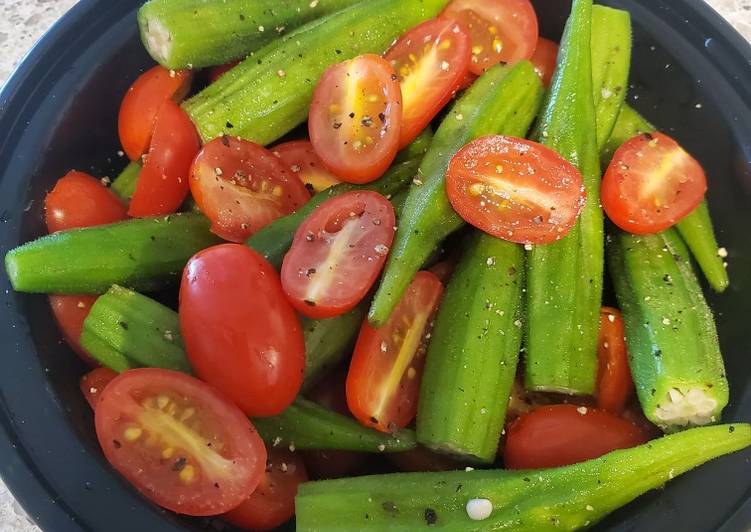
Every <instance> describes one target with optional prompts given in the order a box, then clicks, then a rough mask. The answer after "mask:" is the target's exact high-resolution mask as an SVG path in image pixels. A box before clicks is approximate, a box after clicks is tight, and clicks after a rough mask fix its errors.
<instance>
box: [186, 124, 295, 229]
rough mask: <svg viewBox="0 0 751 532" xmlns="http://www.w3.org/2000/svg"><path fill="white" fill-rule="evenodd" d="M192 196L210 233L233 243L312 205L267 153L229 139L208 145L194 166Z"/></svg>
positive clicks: (279, 163) (290, 173) (264, 150)
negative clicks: (299, 209)
mask: <svg viewBox="0 0 751 532" xmlns="http://www.w3.org/2000/svg"><path fill="white" fill-rule="evenodd" d="M190 190H191V192H192V193H193V198H194V199H195V200H196V203H197V204H198V207H199V208H200V209H201V212H203V213H204V214H206V216H208V218H209V219H210V220H211V231H212V232H214V233H215V234H217V235H219V236H220V237H222V238H224V239H225V240H229V241H231V242H243V241H245V240H246V239H247V238H248V237H249V236H250V235H252V234H253V233H255V232H256V231H258V230H259V229H261V228H262V227H263V226H265V225H267V224H269V223H271V222H273V221H274V220H276V219H277V218H281V217H282V216H286V215H287V214H290V213H291V212H293V211H295V210H296V209H297V208H298V207H300V206H301V205H303V204H304V203H306V202H307V201H308V200H309V199H310V194H309V193H308V190H307V189H306V188H305V185H303V183H302V181H300V179H298V177H297V176H296V175H294V174H293V173H292V172H287V171H286V170H285V168H284V165H283V164H282V162H281V161H280V160H279V159H278V158H277V157H274V155H273V154H272V153H271V152H270V151H269V150H267V149H266V148H264V147H263V146H260V145H258V144H256V143H254V142H249V141H246V140H241V139H237V138H234V137H227V136H225V137H221V138H217V139H214V140H212V141H211V142H209V143H208V144H206V145H205V146H204V147H203V150H201V152H200V153H199V154H198V157H196V159H195V161H193V167H192V169H191V177H190Z"/></svg>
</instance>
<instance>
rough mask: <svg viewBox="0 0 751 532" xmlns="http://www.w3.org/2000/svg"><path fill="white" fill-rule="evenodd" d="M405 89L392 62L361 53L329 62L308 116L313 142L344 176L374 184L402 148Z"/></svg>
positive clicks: (347, 180) (331, 164) (319, 82)
mask: <svg viewBox="0 0 751 532" xmlns="http://www.w3.org/2000/svg"><path fill="white" fill-rule="evenodd" d="M401 126H402V93H401V88H400V87H399V79H398V77H397V76H396V74H395V73H394V69H393V68H391V65H390V64H389V63H388V61H386V60H385V59H383V58H382V57H380V56H377V55H370V54H368V55H361V56H359V57H356V58H354V59H350V60H349V61H345V62H343V63H339V64H336V65H333V66H331V67H329V69H328V70H326V72H324V74H323V76H321V79H320V80H319V81H318V85H316V89H315V92H314V94H313V103H312V104H311V107H310V116H309V117H308V130H309V132H310V141H311V142H312V143H313V147H314V148H315V150H316V153H317V154H318V155H319V156H320V157H321V160H323V162H324V163H325V165H326V167H327V168H328V169H329V170H331V171H332V172H334V173H335V174H336V175H337V176H338V177H339V178H340V179H341V180H342V181H346V182H348V183H368V182H370V181H373V180H375V179H378V178H379V177H381V175H383V173H384V172H385V171H386V170H387V169H388V167H389V166H390V165H391V162H392V161H393V160H394V157H396V152H397V150H398V149H399V135H400V131H401Z"/></svg>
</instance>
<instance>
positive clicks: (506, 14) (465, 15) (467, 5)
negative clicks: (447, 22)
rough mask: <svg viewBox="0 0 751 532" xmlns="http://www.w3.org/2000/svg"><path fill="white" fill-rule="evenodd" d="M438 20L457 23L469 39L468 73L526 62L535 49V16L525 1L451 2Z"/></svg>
mask: <svg viewBox="0 0 751 532" xmlns="http://www.w3.org/2000/svg"><path fill="white" fill-rule="evenodd" d="M441 16H442V17H446V18H451V19H455V20H458V21H460V22H462V23H464V25H465V26H466V27H467V29H468V30H469V35H470V37H471V39H472V60H471V62H470V66H469V68H470V70H471V71H472V72H474V73H475V74H482V73H483V72H484V71H485V70H487V69H489V68H490V67H492V66H494V65H497V64H498V63H500V62H501V61H503V62H505V63H516V62H517V61H521V60H523V59H529V58H530V57H532V54H533V53H534V51H535V46H537V38H538V34H539V29H538V25H537V14H536V13H535V9H534V7H532V3H531V2H530V1H529V0H452V1H451V2H450V3H449V5H448V6H446V8H445V9H444V10H443V13H441Z"/></svg>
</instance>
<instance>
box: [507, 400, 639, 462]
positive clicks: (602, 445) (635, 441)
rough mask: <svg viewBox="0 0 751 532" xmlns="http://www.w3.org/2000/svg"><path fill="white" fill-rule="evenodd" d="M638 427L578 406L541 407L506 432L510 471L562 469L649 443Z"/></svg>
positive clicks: (605, 413) (616, 417) (518, 420)
mask: <svg viewBox="0 0 751 532" xmlns="http://www.w3.org/2000/svg"><path fill="white" fill-rule="evenodd" d="M647 440H648V439H647V436H646V434H645V433H644V432H643V431H642V430H641V429H640V428H639V427H637V426H636V425H634V424H633V423H631V422H630V421H627V420H625V419H623V418H621V417H618V416H616V415H614V414H611V413H610V412H606V411H604V410H596V409H593V408H587V407H586V406H576V405H552V406H542V407H539V408H537V409H535V410H533V411H532V412H529V413H528V414H523V415H522V416H521V417H519V418H518V419H517V420H516V421H514V422H513V423H511V425H509V426H508V428H507V429H506V445H505V446H504V448H503V461H504V463H505V464H506V467H507V468H508V469H542V468H548V467H559V466H565V465H570V464H576V463H578V462H584V461H586V460H591V459H593V458H598V457H600V456H602V455H604V454H607V453H609V452H611V451H615V450H616V449H627V448H629V447H636V446H637V445H641V444H643V443H646V442H647Z"/></svg>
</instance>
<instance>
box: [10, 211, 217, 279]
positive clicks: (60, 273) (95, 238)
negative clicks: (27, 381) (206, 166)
mask: <svg viewBox="0 0 751 532" xmlns="http://www.w3.org/2000/svg"><path fill="white" fill-rule="evenodd" d="M218 242H219V239H218V238H217V237H215V236H214V235H212V234H211V233H210V232H209V222H208V220H207V219H206V218H204V217H203V216H200V215H196V214H174V215H171V216H163V217H158V218H143V219H138V220H136V219H134V220H128V221H125V222H120V223H116V224H111V225H102V226H97V227H89V228H86V229H74V230H72V231H63V232H60V233H54V234H52V235H47V236H44V237H42V238H39V239H37V240H34V241H33V242H29V243H27V244H24V245H22V246H19V247H17V248H15V249H14V250H12V251H10V252H9V253H8V254H7V255H6V256H5V270H6V272H7V273H8V277H9V278H10V281H11V284H12V285H13V288H14V289H15V290H16V291H18V292H38V293H51V294H101V293H104V292H106V291H107V290H109V288H110V287H111V286H112V285H113V284H119V285H122V286H127V287H128V288H133V289H135V290H142V291H148V290H153V289H157V288H161V287H163V286H165V285H166V284H169V283H170V282H172V281H174V280H176V279H179V277H180V274H181V273H182V270H183V267H184V266H185V264H186V263H187V262H188V259H190V257H192V256H193V255H194V254H195V253H196V252H198V251H200V250H202V249H205V248H207V247H209V246H212V245H214V244H217V243H218Z"/></svg>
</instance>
